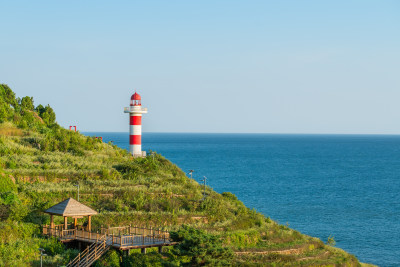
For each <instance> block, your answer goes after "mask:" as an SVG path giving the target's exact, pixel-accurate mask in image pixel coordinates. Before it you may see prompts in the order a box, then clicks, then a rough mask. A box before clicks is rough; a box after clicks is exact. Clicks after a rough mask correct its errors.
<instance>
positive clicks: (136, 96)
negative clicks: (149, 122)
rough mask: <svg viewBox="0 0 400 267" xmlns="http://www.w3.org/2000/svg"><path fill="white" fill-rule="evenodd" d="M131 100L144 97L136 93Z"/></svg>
mask: <svg viewBox="0 0 400 267" xmlns="http://www.w3.org/2000/svg"><path fill="white" fill-rule="evenodd" d="M131 100H142V97H141V96H140V95H139V94H138V93H136V92H135V93H134V94H133V95H132V97H131Z"/></svg>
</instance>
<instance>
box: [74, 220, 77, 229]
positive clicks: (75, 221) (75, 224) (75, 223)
mask: <svg viewBox="0 0 400 267" xmlns="http://www.w3.org/2000/svg"><path fill="white" fill-rule="evenodd" d="M77 225H78V218H74V228H76V226H77Z"/></svg>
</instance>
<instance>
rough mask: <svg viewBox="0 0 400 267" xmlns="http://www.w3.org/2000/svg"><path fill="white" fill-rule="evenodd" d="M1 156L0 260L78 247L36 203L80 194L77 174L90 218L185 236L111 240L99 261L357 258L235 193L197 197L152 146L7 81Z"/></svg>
mask: <svg viewBox="0 0 400 267" xmlns="http://www.w3.org/2000/svg"><path fill="white" fill-rule="evenodd" d="M149 154H150V153H149ZM0 166H1V167H0V176H1V178H0V242H1V243H0V266H39V253H38V248H39V247H42V248H44V249H45V250H46V253H47V254H48V256H46V257H45V258H44V263H45V266H61V265H63V264H66V263H68V262H69V260H70V259H72V258H73V257H75V256H76V255H77V253H78V251H77V250H76V249H67V247H64V245H63V244H62V243H59V242H58V241H57V240H55V239H49V238H46V237H43V236H42V235H41V232H40V229H41V228H40V226H41V225H43V224H49V216H48V215H46V214H44V213H42V211H43V210H45V209H47V208H49V207H50V206H52V205H54V204H56V203H58V202H60V201H62V200H64V199H66V198H68V197H74V198H76V195H77V187H76V186H75V185H76V184H77V183H79V185H80V201H81V202H82V203H84V204H85V205H88V206H90V207H92V208H93V209H95V210H97V211H98V212H99V215H97V216H94V217H93V221H92V224H93V227H94V228H96V227H100V226H102V225H103V226H122V225H129V224H134V225H146V226H153V227H154V226H155V227H163V228H164V229H167V230H170V231H172V234H171V236H172V238H175V240H179V241H182V245H181V246H177V247H176V248H172V247H170V248H168V249H165V251H164V253H163V254H162V255H161V254H159V253H157V252H156V251H154V252H150V253H148V254H145V255H142V254H139V251H138V252H137V253H132V254H131V255H130V256H126V255H123V254H122V253H120V252H119V251H115V250H110V251H109V252H108V253H107V254H106V255H104V256H103V257H102V258H101V259H100V260H98V262H97V263H96V265H97V266H120V264H121V266H131V265H139V266H192V265H236V266H261V265H262V266H344V265H346V266H360V264H359V262H358V261H357V259H356V258H355V257H354V256H352V255H350V254H348V253H346V252H344V251H343V250H341V249H338V248H335V247H333V246H329V245H326V244H324V243H323V242H322V241H321V240H319V239H317V238H313V237H310V236H306V235H303V234H301V233H299V232H297V231H295V230H292V229H290V228H289V227H287V226H285V225H280V224H277V223H276V222H274V221H273V220H271V219H270V218H267V217H265V216H264V215H262V214H260V213H258V212H256V211H255V210H252V209H249V208H247V207H245V206H244V205H243V203H242V202H241V201H240V200H238V199H237V198H236V196H235V195H233V194H232V193H228V192H226V193H222V194H219V193H217V192H215V191H213V190H212V189H211V188H207V190H206V193H207V197H206V198H205V199H203V194H202V190H203V187H202V186H201V185H199V184H198V183H197V182H196V181H194V180H192V179H190V178H188V177H187V176H186V175H185V173H184V172H183V171H182V170H181V169H179V167H177V166H176V165H174V164H172V163H171V162H170V161H168V160H167V159H165V158H164V157H162V156H161V155H159V154H157V153H153V154H150V155H148V156H147V157H146V158H133V157H132V156H131V155H129V153H128V152H127V151H125V150H123V149H120V148H118V147H116V146H114V145H112V144H106V143H103V142H101V141H100V140H99V139H95V138H94V137H87V136H84V135H82V134H80V133H79V132H73V131H69V130H66V129H64V128H62V127H60V126H59V125H58V124H57V123H56V116H55V114H54V111H53V109H52V108H51V107H50V106H49V105H47V106H42V105H38V106H35V105H34V102H33V98H31V97H23V98H22V99H20V98H16V96H15V94H14V92H13V91H12V90H11V89H10V88H9V87H8V86H7V85H4V84H3V85H0ZM56 219H59V221H56V223H62V222H61V220H62V218H61V217H60V218H57V217H56ZM181 225H186V226H185V227H183V228H182V227H181ZM207 244H208V245H207ZM192 248H193V249H192ZM218 257H219V258H218Z"/></svg>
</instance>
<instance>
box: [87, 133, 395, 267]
mask: <svg viewBox="0 0 400 267" xmlns="http://www.w3.org/2000/svg"><path fill="white" fill-rule="evenodd" d="M86 134H88V135H96V136H102V137H103V140H104V141H105V142H108V141H114V144H116V145H118V146H120V147H122V148H125V149H127V148H128V145H129V144H128V134H127V133H86ZM142 143H143V150H147V151H148V150H153V151H157V152H158V153H160V154H162V155H163V156H165V157H166V158H168V159H169V160H171V161H172V162H173V163H176V164H177V165H178V166H179V167H181V168H182V169H183V170H184V171H186V172H187V171H188V170H190V169H193V170H195V172H194V176H193V178H195V179H196V180H198V181H200V180H201V179H202V178H203V176H206V177H207V178H208V180H207V182H208V184H209V185H210V186H211V187H212V188H213V189H214V190H216V191H217V192H225V191H229V192H232V193H234V194H236V195H237V196H238V198H239V199H240V200H241V201H243V202H244V203H245V204H246V205H247V206H248V207H250V208H255V209H256V210H258V211H259V212H262V213H263V214H265V215H266V216H269V217H271V218H272V219H274V220H276V221H278V222H280V223H282V224H286V223H287V224H289V226H290V227H292V228H294V229H296V230H299V231H300V232H302V233H305V234H308V235H311V236H316V237H319V238H321V239H322V240H323V241H326V240H327V238H328V237H329V236H330V235H332V236H334V238H335V240H336V246H337V247H340V248H342V249H344V250H346V251H348V252H350V253H352V254H354V255H356V256H357V257H358V258H359V259H360V261H362V262H368V263H374V264H377V265H379V266H400V196H399V189H400V136H379V135H278V134H196V133H189V134H187V133H143V135H142Z"/></svg>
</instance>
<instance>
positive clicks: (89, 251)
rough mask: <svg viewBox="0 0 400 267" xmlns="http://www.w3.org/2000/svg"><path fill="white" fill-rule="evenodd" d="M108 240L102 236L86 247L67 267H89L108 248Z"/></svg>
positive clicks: (105, 236)
mask: <svg viewBox="0 0 400 267" xmlns="http://www.w3.org/2000/svg"><path fill="white" fill-rule="evenodd" d="M110 238H111V237H107V235H103V236H102V237H101V238H99V239H98V240H97V241H95V242H94V243H92V244H91V245H90V246H88V247H87V248H86V249H85V250H84V251H83V252H82V253H79V254H78V256H76V258H75V259H73V260H72V261H71V262H70V263H68V264H67V267H89V266H91V265H92V264H93V263H94V262H95V261H96V260H97V259H99V258H100V257H101V256H102V255H103V254H104V253H106V252H107V250H108V249H109V248H110V244H111V242H110Z"/></svg>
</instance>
